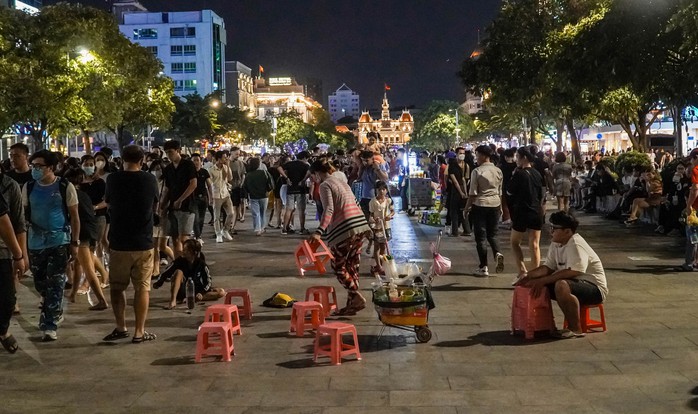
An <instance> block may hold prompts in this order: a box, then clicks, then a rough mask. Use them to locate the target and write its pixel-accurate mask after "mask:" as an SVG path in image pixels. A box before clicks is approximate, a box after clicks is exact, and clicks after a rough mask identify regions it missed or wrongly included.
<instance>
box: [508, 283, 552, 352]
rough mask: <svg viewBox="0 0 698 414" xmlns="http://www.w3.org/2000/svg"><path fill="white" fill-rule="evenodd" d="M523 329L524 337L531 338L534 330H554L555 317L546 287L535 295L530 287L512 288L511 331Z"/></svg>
mask: <svg viewBox="0 0 698 414" xmlns="http://www.w3.org/2000/svg"><path fill="white" fill-rule="evenodd" d="M516 331H523V332H524V334H525V336H526V339H532V338H533V336H534V334H535V332H536V331H549V332H551V333H552V332H554V331H555V319H554V318H553V308H552V304H551V303H550V294H549V293H548V289H543V293H542V294H541V295H540V296H538V297H537V298H536V297H533V295H532V294H531V289H529V288H527V287H523V286H516V288H514V300H513V303H512V305H511V333H512V334H514V333H515V332H516Z"/></svg>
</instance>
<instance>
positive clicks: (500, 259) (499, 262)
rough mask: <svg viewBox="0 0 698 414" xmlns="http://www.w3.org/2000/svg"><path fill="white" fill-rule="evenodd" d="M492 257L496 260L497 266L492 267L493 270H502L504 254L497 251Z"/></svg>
mask: <svg viewBox="0 0 698 414" xmlns="http://www.w3.org/2000/svg"><path fill="white" fill-rule="evenodd" d="M494 258H495V260H496V261H497V267H496V268H495V269H494V271H495V272H497V273H502V272H503V271H504V255H503V254H501V253H499V252H497V254H495V255H494Z"/></svg>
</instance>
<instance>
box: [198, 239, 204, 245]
mask: <svg viewBox="0 0 698 414" xmlns="http://www.w3.org/2000/svg"><path fill="white" fill-rule="evenodd" d="M196 241H198V242H199V244H200V245H202V246H203V245H204V241H203V240H202V239H201V237H199V238H198V239H196Z"/></svg>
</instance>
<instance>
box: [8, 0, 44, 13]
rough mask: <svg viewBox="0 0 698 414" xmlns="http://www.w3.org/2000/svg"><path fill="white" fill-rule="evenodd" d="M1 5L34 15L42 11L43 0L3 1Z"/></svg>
mask: <svg viewBox="0 0 698 414" xmlns="http://www.w3.org/2000/svg"><path fill="white" fill-rule="evenodd" d="M0 5H1V6H3V7H9V8H11V9H17V10H23V11H25V12H27V13H31V14H34V13H39V9H41V0H2V2H0Z"/></svg>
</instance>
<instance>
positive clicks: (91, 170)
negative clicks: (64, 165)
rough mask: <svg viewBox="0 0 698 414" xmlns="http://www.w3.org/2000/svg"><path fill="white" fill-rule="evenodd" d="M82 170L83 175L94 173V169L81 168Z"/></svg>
mask: <svg viewBox="0 0 698 414" xmlns="http://www.w3.org/2000/svg"><path fill="white" fill-rule="evenodd" d="M82 170H83V171H85V174H87V175H88V176H90V175H92V174H94V173H95V167H82Z"/></svg>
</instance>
